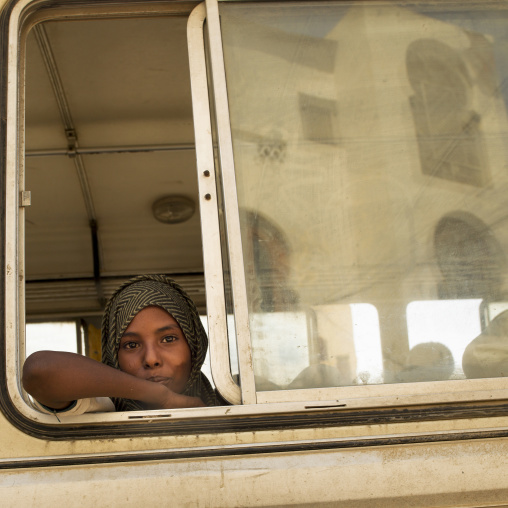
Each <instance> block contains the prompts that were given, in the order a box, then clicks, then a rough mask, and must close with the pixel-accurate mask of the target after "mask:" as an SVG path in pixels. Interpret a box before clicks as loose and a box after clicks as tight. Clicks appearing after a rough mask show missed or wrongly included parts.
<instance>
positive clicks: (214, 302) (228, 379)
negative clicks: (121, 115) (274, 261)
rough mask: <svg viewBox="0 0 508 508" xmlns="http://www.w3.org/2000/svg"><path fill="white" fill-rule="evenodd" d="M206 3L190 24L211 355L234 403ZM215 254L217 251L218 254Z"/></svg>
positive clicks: (217, 381) (221, 383)
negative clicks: (205, 26)
mask: <svg viewBox="0 0 508 508" xmlns="http://www.w3.org/2000/svg"><path fill="white" fill-rule="evenodd" d="M205 17H206V9H205V4H204V3H202V4H200V5H198V6H197V7H196V8H195V9H194V10H193V11H192V14H191V15H190V16H189V21H188V25H187V34H188V44H189V62H190V73H191V86H192V109H193V113H194V132H195V139H196V158H197V169H198V184H199V196H200V211H201V228H202V231H203V234H202V240H203V253H208V254H209V255H203V262H204V266H205V272H206V296H207V305H206V308H207V315H208V337H209V344H210V359H211V362H212V374H213V378H214V383H215V386H216V387H217V388H218V389H219V391H220V393H221V394H222V396H223V397H225V398H226V399H227V400H228V401H229V402H231V403H232V404H240V403H241V393H240V389H239V387H238V385H237V384H236V383H235V382H234V381H233V378H232V376H231V370H230V367H229V348H228V328H227V316H226V308H225V305H224V302H225V296H224V277H223V273H222V260H221V258H220V256H218V255H217V254H218V253H219V252H221V243H220V242H221V239H220V229H219V210H218V201H217V183H216V175H215V167H214V164H213V162H214V156H213V143H212V135H211V134H212V133H211V129H212V127H211V119H210V104H209V101H208V83H207V76H206V61H205V45H204V38H203V24H204V21H205ZM214 254H215V255H214Z"/></svg>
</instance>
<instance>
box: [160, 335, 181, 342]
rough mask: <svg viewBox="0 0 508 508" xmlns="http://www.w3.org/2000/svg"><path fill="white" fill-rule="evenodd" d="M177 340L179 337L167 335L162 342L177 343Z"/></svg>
mask: <svg viewBox="0 0 508 508" xmlns="http://www.w3.org/2000/svg"><path fill="white" fill-rule="evenodd" d="M175 340H178V337H176V336H175V335H166V336H164V337H162V342H166V343H167V342H175Z"/></svg>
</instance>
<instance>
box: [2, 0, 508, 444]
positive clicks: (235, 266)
mask: <svg viewBox="0 0 508 508" xmlns="http://www.w3.org/2000/svg"><path fill="white" fill-rule="evenodd" d="M190 4H192V5H195V2H181V3H173V4H168V3H164V2H157V1H155V2H150V3H148V4H147V3H144V2H139V1H137V0H133V1H125V0H117V1H116V2H111V1H106V0H105V1H104V4H102V2H96V3H95V5H93V6H92V5H89V4H85V5H83V3H82V2H81V0H68V2H67V3H66V6H65V7H61V6H58V7H54V8H53V5H54V4H53V2H52V0H43V1H41V0H21V1H18V0H12V1H11V2H10V3H9V4H8V5H6V6H5V7H4V10H3V11H2V13H1V15H0V16H1V17H0V30H1V33H0V35H1V41H0V43H1V45H2V53H1V54H2V56H3V58H4V60H3V62H4V69H6V72H3V73H2V74H1V77H0V79H1V80H2V83H1V88H0V90H1V91H2V97H1V101H2V102H1V104H0V107H1V108H2V111H3V117H4V118H8V119H9V121H8V122H6V123H5V124H4V125H3V126H2V129H1V131H0V132H1V136H2V141H3V147H4V149H2V150H0V161H1V164H2V170H1V171H0V182H1V183H2V186H1V189H2V190H1V192H2V193H3V197H4V201H3V202H4V203H5V209H4V213H3V214H1V219H0V220H1V221H2V230H3V232H4V235H5V236H4V237H3V241H4V248H3V249H2V256H3V269H4V276H3V277H2V278H1V279H0V280H1V282H0V283H1V284H2V286H3V287H2V290H1V291H0V304H1V305H2V310H1V311H0V312H1V318H0V319H1V328H2V329H3V330H4V336H3V337H2V338H1V340H3V341H4V345H5V347H4V348H1V349H0V362H1V365H2V367H1V369H2V371H3V376H2V377H3V379H2V382H0V407H1V409H2V411H3V412H4V414H5V415H6V416H7V418H8V419H9V420H10V421H11V422H12V423H13V424H14V425H15V426H17V427H18V428H20V429H21V430H23V431H24V432H26V433H28V434H31V435H34V436H36V437H40V438H41V437H42V438H46V439H60V440H61V439H69V438H72V439H89V438H90V436H93V437H96V438H99V437H112V436H114V437H124V436H132V435H158V434H160V435H185V434H199V433H222V432H228V431H238V430H239V429H246V428H248V429H249V430H256V429H259V430H270V429H281V428H284V429H289V428H304V427H309V426H332V425H337V424H346V423H351V421H358V422H360V421H361V422H363V423H365V422H368V421H369V418H370V416H369V415H368V414H366V413H364V410H365V409H368V408H373V409H375V410H376V411H377V413H376V414H377V418H378V421H386V422H390V421H393V417H394V415H398V418H400V414H401V412H403V414H404V415H405V416H406V418H407V419H408V420H411V419H413V420H422V419H429V416H428V414H427V413H425V411H423V412H422V410H421V406H425V405H429V407H432V408H433V410H432V411H433V413H432V414H433V415H436V414H439V416H438V417H436V418H441V419H450V418H453V417H454V415H456V414H461V415H463V414H464V409H463V407H461V406H463V403H465V402H468V403H470V402H489V401H490V402H492V403H493V404H492V405H491V406H489V407H492V411H494V412H496V413H495V414H499V413H498V411H499V403H498V402H497V401H501V400H503V399H508V379H505V380H501V384H502V385H503V386H502V387H501V388H500V387H499V384H500V380H499V379H487V380H464V381H459V382H457V381H453V382H451V383H453V384H452V385H446V386H445V384H443V383H450V382H439V383H440V384H439V387H440V388H443V390H442V391H441V393H438V394H437V395H438V396H436V386H437V385H436V384H435V382H432V383H420V384H419V385H420V387H419V389H418V390H417V392H418V393H417V394H415V384H409V385H405V386H401V385H382V386H375V385H371V386H355V387H340V388H325V389H312V390H292V391H283V390H281V391H277V392H257V393H256V391H255V387H254V374H253V369H252V358H251V348H250V331H249V319H248V314H247V305H246V298H247V296H246V289H245V280H244V275H243V256H242V250H241V249H242V246H241V240H240V224H239V214H238V202H237V198H236V187H235V177H234V161H233V153H232V142H231V131H230V126H229V116H228V113H227V111H228V110H227V91H226V81H225V73H224V62H223V60H221V55H222V43H221V36H220V23H219V11H218V3H217V1H216V0H206V8H205V5H204V4H201V5H199V6H198V7H197V8H196V10H195V11H194V12H195V13H196V14H194V12H193V13H192V14H191V15H190V19H191V20H192V21H189V26H192V30H193V32H192V34H193V35H192V36H189V37H188V41H189V54H191V53H192V55H197V56H196V58H197V60H196V62H194V63H193V61H192V58H191V62H190V65H191V69H194V70H193V71H192V70H191V74H193V73H195V75H196V78H193V79H192V89H193V90H192V93H193V111H194V113H193V114H194V116H195V119H196V118H197V119H199V121H197V122H196V121H195V129H199V132H198V130H196V153H197V158H198V182H199V194H200V207H201V222H202V231H203V248H204V250H205V251H206V252H207V254H206V256H205V272H206V279H205V280H206V298H207V314H208V318H209V330H210V333H209V336H210V344H211V359H212V372H213V375H214V380H215V381H216V385H217V386H218V388H219V390H220V391H221V392H222V393H223V394H224V396H225V397H226V398H228V399H229V400H230V401H231V402H233V403H236V404H239V403H240V399H241V402H242V403H243V404H242V405H234V406H226V407H215V408H194V409H175V410H157V411H137V412H128V413H127V412H126V413H101V414H85V415H81V416H78V417H67V418H64V419H63V421H57V418H55V417H54V416H53V415H43V414H41V413H39V412H37V411H36V410H35V409H32V408H31V407H29V406H28V404H27V403H26V401H25V397H24V395H23V390H22V388H21V382H20V377H19V374H20V368H21V366H22V361H23V358H24V324H25V308H24V283H25V281H24V266H23V261H24V245H23V241H22V239H23V236H24V229H23V223H24V208H23V206H22V203H21V198H20V193H21V192H23V191H24V190H25V189H24V161H23V149H24V146H23V106H24V105H23V93H22V90H23V82H22V76H21V73H20V71H21V69H23V58H22V55H21V48H22V32H23V31H25V32H24V33H26V31H28V29H29V25H27V19H28V18H30V23H36V22H40V21H43V20H46V19H48V20H49V19H55V16H56V14H57V13H58V18H60V17H62V18H74V17H81V18H90V17H116V16H118V17H126V16H131V15H136V16H139V15H146V16H151V15H155V14H156V13H158V12H160V10H161V9H164V6H165V8H166V9H168V10H171V9H180V8H181V9H188V6H189V5H190ZM182 6H184V7H182ZM164 12H165V13H167V10H164ZM172 12H175V11H172ZM205 18H206V20H207V25H208V37H209V48H210V52H211V55H210V56H211V72H212V79H213V87H214V94H215V101H216V107H217V109H218V110H219V111H220V114H219V115H218V117H219V118H220V120H218V122H219V124H220V125H218V133H219V145H220V150H219V156H220V162H221V168H222V171H223V173H225V174H226V175H227V176H226V180H225V181H224V189H225V200H226V205H225V213H226V215H227V236H228V241H229V249H230V250H229V256H230V259H231V269H232V272H234V274H233V297H234V300H235V316H234V317H235V326H236V335H237V341H238V343H239V351H238V354H239V362H240V379H241V386H242V388H241V393H240V389H239V388H238V385H236V383H234V381H233V379H232V377H231V372H230V370H229V353H228V351H229V349H228V340H227V322H226V318H227V316H226V311H225V305H224V280H223V273H222V254H221V249H220V247H221V245H220V234H219V222H218V209H217V200H216V199H214V196H216V194H217V190H216V189H217V187H216V181H215V178H216V176H215V175H216V172H215V169H214V150H213V148H214V147H213V141H212V137H211V120H210V103H209V99H208V93H209V89H208V85H207V69H206V62H205V48H204V37H203V24H204V22H205ZM198 33H199V35H197V34H198ZM201 41H203V43H202V42H201ZM191 46H192V49H191ZM12 76H15V78H12ZM195 83H199V84H195ZM195 90H196V92H195ZM195 94H197V95H196V96H195ZM205 117H206V119H205ZM204 119H205V120H204ZM206 172H209V173H210V175H209V176H208V175H207V174H205V173H206ZM205 225H206V228H209V229H206V228H205ZM205 230H206V234H204V231H205ZM445 388H446V391H444V389H445ZM436 405H439V408H438V409H436ZM450 405H451V406H450ZM408 406H414V407H413V408H411V407H408ZM453 408H455V410H453ZM358 410H361V412H362V413H363V415H362V414H360V413H358ZM477 410H478V411H481V414H482V415H485V414H486V413H488V408H486V407H483V406H481V407H479V408H477ZM466 413H467V414H474V408H471V409H470V410H469V412H468V411H466ZM260 417H262V418H260ZM168 422H171V425H168ZM147 423H149V425H147Z"/></svg>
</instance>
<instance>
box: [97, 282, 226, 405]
mask: <svg viewBox="0 0 508 508" xmlns="http://www.w3.org/2000/svg"><path fill="white" fill-rule="evenodd" d="M150 306H155V307H160V308H161V309H164V310H165V311H166V312H167V313H169V314H170V315H171V316H172V317H173V319H174V320H175V321H176V322H177V323H178V324H179V325H180V328H181V329H182V331H183V333H184V335H185V339H186V340H187V344H188V345H189V349H190V352H191V372H190V376H189V380H188V381H187V384H186V385H185V389H184V391H183V392H182V393H183V395H189V396H191V397H200V398H201V400H202V401H203V402H204V403H205V404H206V405H207V406H216V405H218V404H219V402H218V400H217V397H216V395H215V392H214V390H213V389H212V387H211V385H210V382H209V381H208V379H207V378H206V376H205V375H204V374H203V373H202V372H201V366H202V365H203V362H204V360H205V356H206V350H207V348H208V337H207V336H206V332H205V329H204V328H203V325H202V323H201V320H200V319H199V314H198V311H197V309H196V306H195V305H194V303H193V302H192V300H191V299H190V298H189V297H188V296H187V294H186V293H185V292H184V290H183V289H182V288H181V287H180V286H179V285H178V284H177V283H176V282H175V281H174V280H173V279H170V278H169V277H166V276H165V275H139V276H138V277H135V278H133V279H131V280H130V281H128V282H126V283H125V284H123V285H122V286H120V287H119V288H118V289H117V290H116V292H115V293H114V294H113V296H112V297H111V298H110V300H109V302H108V304H107V305H106V310H105V311H104V317H103V318H102V362H103V363H105V364H106V365H109V366H110V367H113V368H115V369H120V367H119V365H118V349H119V347H120V339H121V338H122V335H123V334H124V333H125V330H126V329H127V327H128V326H129V324H130V323H131V321H132V320H133V319H134V317H135V316H136V314H138V312H140V311H142V310H143V309H144V308H146V307H150ZM113 403H114V404H115V407H116V410H117V411H136V410H141V409H145V408H144V407H143V405H142V404H141V403H140V402H138V401H135V400H130V399H120V398H113Z"/></svg>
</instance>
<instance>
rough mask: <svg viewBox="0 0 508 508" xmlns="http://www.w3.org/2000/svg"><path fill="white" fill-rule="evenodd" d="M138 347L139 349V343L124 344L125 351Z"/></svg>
mask: <svg viewBox="0 0 508 508" xmlns="http://www.w3.org/2000/svg"><path fill="white" fill-rule="evenodd" d="M136 347H138V343H137V342H132V341H130V342H124V343H123V344H122V348H123V349H134V348H136Z"/></svg>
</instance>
